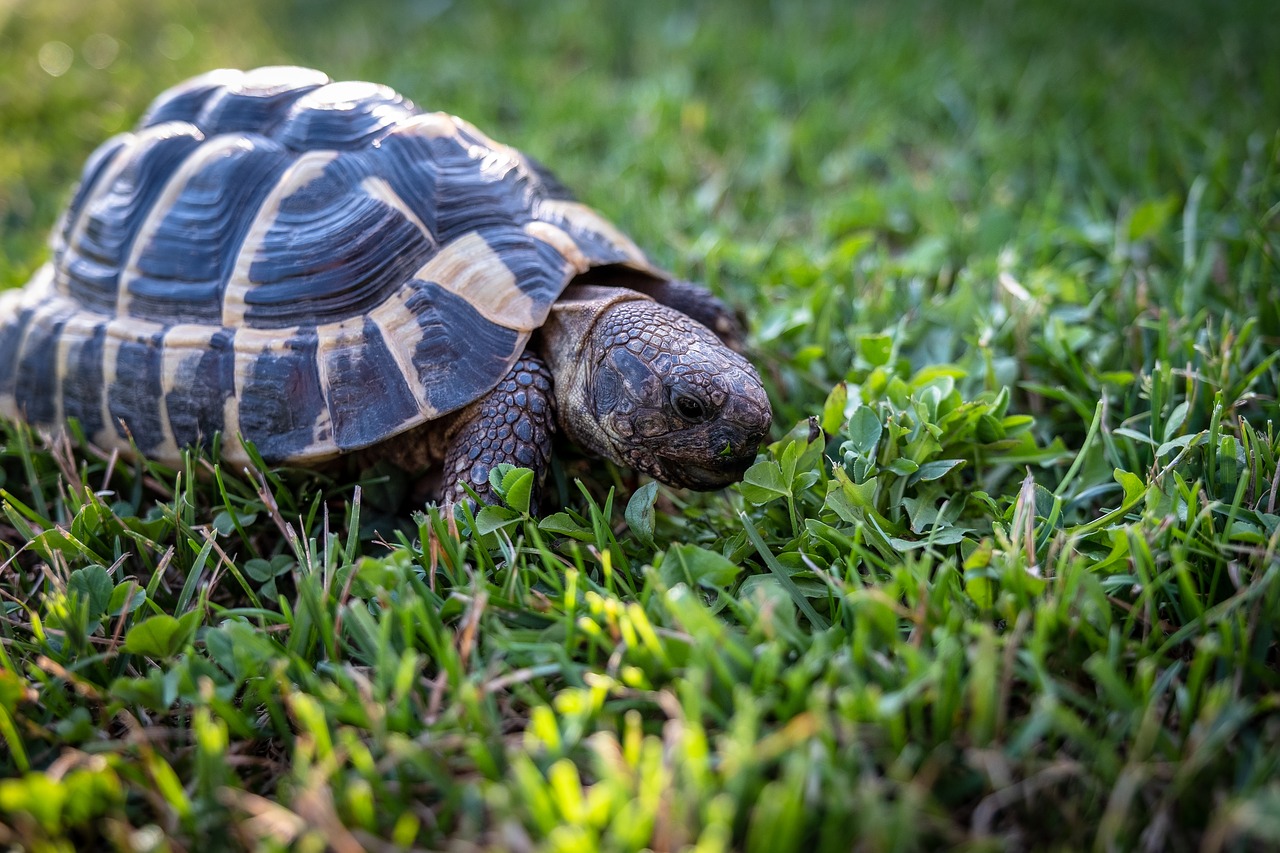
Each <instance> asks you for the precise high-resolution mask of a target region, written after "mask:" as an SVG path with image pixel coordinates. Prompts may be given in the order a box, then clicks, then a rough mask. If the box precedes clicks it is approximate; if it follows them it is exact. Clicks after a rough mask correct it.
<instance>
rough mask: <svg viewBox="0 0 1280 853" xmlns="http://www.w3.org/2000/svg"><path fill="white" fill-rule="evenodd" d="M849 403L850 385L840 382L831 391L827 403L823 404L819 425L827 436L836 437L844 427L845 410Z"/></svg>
mask: <svg viewBox="0 0 1280 853" xmlns="http://www.w3.org/2000/svg"><path fill="white" fill-rule="evenodd" d="M848 403H849V383H847V382H840V383H837V384H836V387H834V388H832V389H831V393H830V394H828V395H827V401H826V402H825V403H823V404H822V419H821V420H820V421H819V425H820V426H821V427H822V431H823V432H825V433H826V434H827V435H835V434H836V433H838V432H839V431H840V427H842V426H844V409H845V406H847V405H848Z"/></svg>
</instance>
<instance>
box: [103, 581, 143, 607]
mask: <svg viewBox="0 0 1280 853" xmlns="http://www.w3.org/2000/svg"><path fill="white" fill-rule="evenodd" d="M146 600H147V590H146V589H145V588H144V587H142V586H141V585H140V584H139V583H138V582H137V581H132V580H128V581H121V582H120V583H118V584H116V588H115V589H113V590H111V601H110V602H109V603H108V604H107V615H109V616H120V615H121V614H124V613H132V612H133V611H134V610H137V609H138V608H139V607H141V606H142V605H143V604H144V603H145V602H146Z"/></svg>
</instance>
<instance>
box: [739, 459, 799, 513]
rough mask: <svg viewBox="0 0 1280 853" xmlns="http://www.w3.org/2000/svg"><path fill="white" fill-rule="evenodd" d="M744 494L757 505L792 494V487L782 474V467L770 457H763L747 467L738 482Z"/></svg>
mask: <svg viewBox="0 0 1280 853" xmlns="http://www.w3.org/2000/svg"><path fill="white" fill-rule="evenodd" d="M738 490H739V491H740V492H741V493H742V496H743V497H744V498H746V499H747V500H748V501H750V502H751V503H753V504H756V505H757V506H758V505H760V504H765V503H768V502H769V501H772V500H777V499H778V498H785V497H790V496H791V488H790V487H789V486H788V485H787V481H786V479H785V478H784V477H783V474H782V467H781V466H780V465H779V464H778V463H777V462H774V461H772V460H769V459H762V460H761V461H759V462H757V463H756V464H754V465H752V466H751V467H750V468H748V469H747V473H746V474H744V475H743V477H742V482H741V483H739V484H738Z"/></svg>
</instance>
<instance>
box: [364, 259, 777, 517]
mask: <svg viewBox="0 0 1280 853" xmlns="http://www.w3.org/2000/svg"><path fill="white" fill-rule="evenodd" d="M644 291H645V292H640V290H639V289H632V288H630V287H600V286H594V285H577V286H574V287H570V288H569V289H568V290H566V291H565V293H564V294H563V295H562V296H561V298H560V300H559V301H557V302H556V304H555V305H554V306H553V308H552V311H551V316H550V317H549V318H548V319H547V322H546V323H545V324H544V325H543V327H542V329H541V330H540V331H539V332H538V334H537V335H536V336H535V337H534V339H533V341H532V342H531V344H530V347H529V349H528V350H526V352H525V354H524V355H523V356H522V357H521V358H520V360H519V361H517V362H516V364H515V366H514V367H513V368H512V369H511V372H510V373H509V374H508V375H507V376H506V378H504V379H503V381H502V382H500V383H499V384H498V386H497V387H496V388H494V389H493V390H492V391H490V392H489V393H488V394H486V395H485V396H484V397H482V398H480V399H479V400H477V401H476V402H475V403H472V404H471V405H470V406H468V407H466V408H465V409H463V410H462V411H460V412H458V413H457V414H456V415H454V416H453V417H451V418H446V419H442V420H440V421H436V422H433V423H432V424H428V425H426V427H425V428H424V429H423V430H419V431H413V432H411V433H408V434H406V435H405V436H404V437H402V438H401V439H399V440H396V441H394V442H390V443H388V445H385V446H384V447H383V448H381V449H380V452H379V453H378V455H379V456H380V458H383V459H392V460H393V461H394V462H395V464H399V465H402V466H404V467H406V468H408V469H409V470H421V468H422V467H425V466H426V465H428V464H430V465H431V466H432V467H437V468H439V469H442V473H443V477H442V479H441V481H440V483H439V486H438V487H437V488H436V489H434V491H435V494H436V496H437V497H439V498H441V499H443V500H444V501H445V502H447V503H456V502H458V501H460V500H464V499H465V497H466V492H465V490H464V489H463V487H462V485H461V482H465V483H467V484H469V485H470V486H471V487H472V488H473V489H474V490H475V491H476V493H477V494H479V495H480V497H481V499H482V500H486V501H487V500H491V490H490V487H489V481H488V476H489V472H490V471H491V470H493V467H494V466H495V465H498V464H500V463H503V462H508V463H511V464H514V465H520V466H523V467H526V468H531V469H532V470H533V471H534V472H535V475H536V478H537V479H536V482H537V484H538V488H541V485H542V483H543V481H544V479H545V477H546V473H547V469H548V466H549V461H550V456H551V440H552V436H553V434H554V432H555V431H556V429H557V428H558V429H560V430H562V431H563V432H564V434H565V435H566V436H568V438H569V439H570V440H572V441H573V442H575V443H576V444H578V445H579V446H580V447H582V448H583V449H584V450H587V451H588V452H590V453H593V454H594V455H596V456H599V457H602V458H604V459H609V460H611V461H613V462H615V463H617V464H619V465H623V466H626V467H629V468H634V469H636V470H638V471H642V472H644V473H646V474H649V475H651V476H653V477H655V478H657V479H659V480H661V481H662V482H664V483H668V484H670V485H674V486H680V487H685V488H691V489H703V490H709V489H718V488H722V487H724V486H727V485H729V484H730V483H733V482H736V481H737V480H740V479H741V478H742V475H743V473H744V472H745V471H746V469H747V468H748V467H749V466H750V465H751V463H752V462H753V461H754V459H755V456H756V451H757V450H758V449H759V446H760V443H761V442H762V441H763V440H764V437H765V435H766V433H767V432H768V430H769V424H770V421H771V419H772V412H771V410H770V407H769V399H768V397H767V396H766V395H765V392H764V388H763V386H762V385H761V383H760V377H759V376H758V375H757V374H756V371H755V369H754V368H753V367H752V366H751V364H750V363H749V362H747V360H746V359H744V358H743V357H742V356H741V355H739V354H738V353H737V352H735V351H734V350H733V349H732V348H731V347H733V346H735V345H740V342H741V332H740V327H739V326H738V324H737V321H736V320H735V319H734V318H733V317H732V315H731V314H729V312H728V310H727V309H726V308H725V307H724V305H723V304H722V303H721V302H720V301H719V300H717V299H715V297H714V296H712V295H711V294H710V292H709V291H707V290H705V289H703V288H700V287H697V286H696V285H690V284H688V283H684V282H681V283H675V284H674V285H666V286H655V287H647V288H644ZM655 297H658V298H666V299H669V300H670V301H672V302H673V303H675V304H678V305H680V306H682V307H683V308H685V309H686V310H689V311H691V312H692V313H695V314H697V315H698V316H699V317H700V318H702V319H704V320H706V321H707V322H709V323H710V324H711V326H712V327H713V328H715V329H717V330H718V331H719V332H720V336H717V335H716V334H713V332H712V331H711V330H710V329H708V327H707V326H705V325H703V324H701V323H699V322H696V321H695V320H693V319H692V318H691V317H690V316H688V315H687V314H685V313H683V312H681V311H679V310H676V309H675V308H674V307H671V306H669V305H665V304H661V303H659V302H658V301H655ZM441 463H443V464H441Z"/></svg>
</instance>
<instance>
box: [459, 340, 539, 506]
mask: <svg viewBox="0 0 1280 853" xmlns="http://www.w3.org/2000/svg"><path fill="white" fill-rule="evenodd" d="M468 415H469V417H468V418H467V419H466V420H465V421H464V422H463V423H462V424H461V425H460V426H459V428H458V429H457V430H456V431H455V432H454V434H453V436H452V438H451V440H450V442H449V448H448V451H447V452H446V454H445V459H444V475H445V476H444V482H445V484H446V486H445V493H444V498H445V502H446V503H459V502H461V501H463V500H465V499H466V498H467V493H466V491H465V490H464V489H463V488H462V485H461V482H465V483H467V484H468V485H470V486H471V488H473V489H475V490H476V492H477V493H478V494H479V495H480V497H481V498H482V499H485V500H489V499H490V497H491V490H490V487H489V472H490V471H491V470H492V469H493V466H495V465H498V464H500V463H503V462H509V463H511V464H512V465H519V466H521V467H522V468H529V469H532V470H533V472H534V477H535V480H536V484H537V486H536V487H535V489H534V493H535V500H536V494H537V492H538V491H539V488H538V487H540V486H541V485H542V480H543V478H544V477H545V476H546V473H547V468H548V463H549V461H550V459H551V438H552V436H553V435H554V433H555V424H556V401H555V394H554V392H553V391H552V389H551V371H549V370H548V369H547V366H546V364H544V363H543V361H542V359H540V358H538V357H537V356H535V355H532V354H529V353H525V354H524V355H523V356H521V357H520V359H519V360H518V361H517V362H516V363H515V365H514V366H513V367H512V368H511V371H510V372H509V373H507V375H506V376H505V377H503V379H502V381H501V382H499V383H498V385H497V387H496V388H494V389H493V390H492V391H490V392H489V393H488V394H486V395H485V396H484V397H482V398H480V400H478V401H476V403H474V404H473V405H472V406H471V407H470V409H469V411H468ZM460 481H461V482H460Z"/></svg>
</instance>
